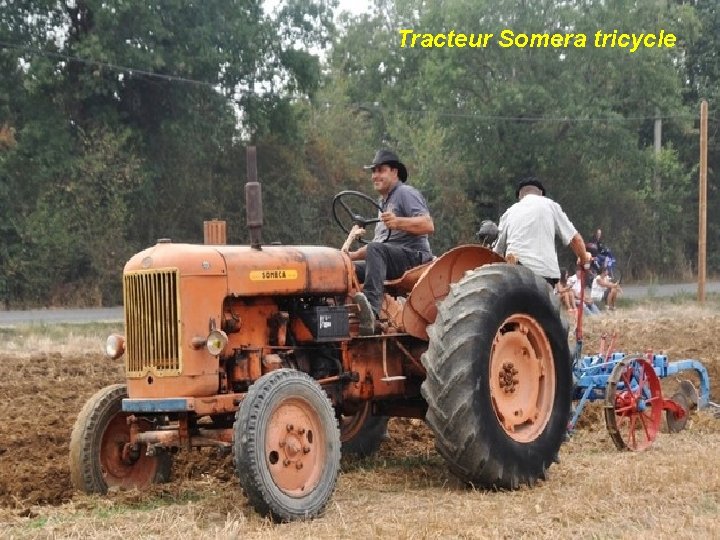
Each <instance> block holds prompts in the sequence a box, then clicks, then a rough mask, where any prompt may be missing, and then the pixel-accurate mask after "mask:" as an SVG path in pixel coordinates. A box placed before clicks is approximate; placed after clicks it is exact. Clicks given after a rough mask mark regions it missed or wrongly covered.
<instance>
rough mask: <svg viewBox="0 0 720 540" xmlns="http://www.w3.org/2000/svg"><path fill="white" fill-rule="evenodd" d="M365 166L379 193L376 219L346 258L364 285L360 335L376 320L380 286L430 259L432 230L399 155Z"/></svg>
mask: <svg viewBox="0 0 720 540" xmlns="http://www.w3.org/2000/svg"><path fill="white" fill-rule="evenodd" d="M364 168H365V169H366V170H371V171H372V181H373V187H374V189H375V191H377V192H378V193H379V194H380V200H379V201H378V203H379V205H380V208H381V212H380V214H379V218H380V221H379V222H378V224H377V225H376V226H375V236H374V238H373V240H372V242H370V243H369V244H367V245H365V246H362V247H361V248H360V249H358V250H356V251H350V252H348V255H349V256H350V259H351V260H352V261H355V266H356V271H357V274H358V279H359V280H360V281H361V282H362V283H363V284H364V285H363V292H361V293H358V294H357V295H356V297H355V302H356V303H357V304H358V305H359V306H360V331H361V333H362V334H364V335H371V334H374V333H375V322H376V321H377V320H378V319H379V318H380V308H381V307H382V301H383V282H384V281H385V280H386V279H396V278H399V277H400V276H402V275H403V273H404V272H405V271H406V270H408V269H410V268H413V267H415V266H419V265H421V264H424V263H426V262H428V261H430V260H432V258H433V255H432V251H431V250H430V242H429V241H428V235H429V234H432V233H433V232H434V230H435V226H434V224H433V219H432V217H431V216H430V210H429V209H428V206H427V202H425V198H424V197H423V196H422V194H421V193H420V192H419V191H418V190H417V189H415V188H414V187H412V186H409V185H407V184H406V182H407V178H408V172H407V168H406V167H405V165H404V164H403V163H402V162H401V161H400V159H399V158H398V156H397V154H395V153H394V152H392V151H390V150H378V151H377V153H376V154H375V158H374V159H373V162H372V164H371V165H368V166H366V167H364ZM353 231H354V234H355V235H356V236H359V235H361V234H362V233H363V232H364V230H363V229H362V228H360V227H358V226H355V227H354V228H353ZM388 231H390V232H389V234H388ZM351 234H352V233H351Z"/></svg>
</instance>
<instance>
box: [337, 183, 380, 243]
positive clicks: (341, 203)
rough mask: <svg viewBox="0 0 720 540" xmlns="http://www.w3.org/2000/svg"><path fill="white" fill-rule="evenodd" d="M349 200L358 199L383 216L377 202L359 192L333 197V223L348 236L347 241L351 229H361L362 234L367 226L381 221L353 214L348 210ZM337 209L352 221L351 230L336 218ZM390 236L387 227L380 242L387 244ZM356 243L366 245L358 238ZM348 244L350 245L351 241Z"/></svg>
mask: <svg viewBox="0 0 720 540" xmlns="http://www.w3.org/2000/svg"><path fill="white" fill-rule="evenodd" d="M350 199H360V200H361V201H364V202H366V203H370V204H371V205H372V206H374V207H375V208H377V210H378V213H379V214H383V209H382V207H381V206H380V205H379V204H378V203H377V202H375V200H374V199H373V198H372V197H369V196H367V195H365V194H364V193H361V192H360V191H341V192H340V193H338V194H337V195H335V198H334V199H333V204H332V212H333V217H334V218H335V222H336V223H337V224H338V225H339V226H340V228H341V229H342V230H343V231H344V232H346V233H347V234H348V239H349V238H350V236H349V235H350V234H351V231H352V230H353V229H355V227H358V228H359V229H362V230H363V233H364V232H365V230H364V229H365V228H366V227H367V226H368V225H372V224H373V223H378V222H380V221H381V219H380V218H379V217H374V218H367V217H364V216H362V215H360V214H356V213H355V212H353V211H352V210H351V209H350V207H349V206H348V201H349V200H350ZM339 208H342V209H343V211H344V213H345V214H347V216H348V217H349V218H350V220H351V221H352V223H353V227H352V228H351V229H348V228H347V226H346V225H345V224H343V222H342V221H341V220H340V218H339V217H338V209H339ZM383 221H384V220H383ZM390 234H392V230H390V228H389V227H388V229H387V234H386V236H385V237H384V238H383V240H382V241H383V242H387V241H388V240H389V239H390ZM358 242H360V243H361V244H367V243H368V242H367V240H364V239H362V238H359V237H358ZM350 243H352V241H351V242H350ZM346 244H347V241H346ZM344 247H345V246H344V245H343V248H344ZM349 247H350V246H349V244H348V249H349Z"/></svg>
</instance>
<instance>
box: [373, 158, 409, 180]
mask: <svg viewBox="0 0 720 540" xmlns="http://www.w3.org/2000/svg"><path fill="white" fill-rule="evenodd" d="M378 165H390V166H391V167H392V168H393V169H397V170H398V178H400V180H401V181H403V182H405V181H406V180H407V177H408V172H407V169H406V168H405V165H404V164H403V163H402V162H401V161H400V158H399V157H398V156H397V154H396V153H395V152H393V151H392V150H378V151H377V152H375V157H374V158H373V162H372V165H365V166H364V167H363V169H365V170H368V169H373V168H375V167H377V166H378Z"/></svg>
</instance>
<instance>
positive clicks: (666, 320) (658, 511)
mask: <svg viewBox="0 0 720 540" xmlns="http://www.w3.org/2000/svg"><path fill="white" fill-rule="evenodd" d="M718 328H720V314H718V311H717V310H715V309H712V308H706V309H698V308H696V307H693V306H670V305H650V306H637V307H633V308H631V309H627V310H622V311H620V312H617V313H615V314H611V315H605V316H602V317H598V318H595V319H591V320H588V321H587V327H586V343H587V345H586V349H592V344H595V343H596V340H597V339H598V337H599V335H600V334H601V333H602V332H611V331H612V330H614V329H616V330H618V331H619V332H620V333H621V337H620V341H619V347H620V348H621V349H623V350H627V351H628V352H631V351H634V350H643V349H644V348H646V347H649V346H651V347H653V348H654V349H655V350H666V351H667V352H668V354H669V355H670V359H671V360H673V359H678V358H680V357H694V358H698V359H700V360H702V361H703V363H704V364H705V365H706V367H708V368H709V369H710V370H711V374H713V373H718V370H720V361H719V360H717V359H716V356H717V347H720V332H718V331H717V329H718ZM106 333H107V332H104V333H103V332H98V337H99V338H100V339H101V341H100V343H101V344H102V343H103V342H104V335H106ZM89 334H92V332H84V331H81V330H77V331H75V333H74V334H73V335H72V336H70V335H69V336H68V337H67V339H64V340H63V339H59V338H53V339H51V340H49V341H48V342H46V341H45V340H44V339H41V338H40V337H37V336H36V335H35V337H33V335H34V334H33V333H32V332H27V333H26V334H24V337H23V338H16V337H13V336H11V335H9V334H5V335H4V338H5V339H4V340H3V341H4V344H3V346H2V348H0V358H2V356H3V355H4V354H12V355H17V354H28V355H29V356H28V357H33V358H37V355H38V354H39V353H43V354H49V353H52V354H51V358H53V359H54V360H53V361H55V362H57V361H58V360H57V356H56V354H55V353H58V352H59V351H60V350H61V351H62V352H61V354H62V357H66V355H70V356H72V355H73V354H78V353H84V352H85V351H86V350H87V347H88V346H89V345H88V344H89V343H92V340H93V336H92V335H89ZM716 334H717V335H716ZM86 339H87V340H88V341H85V340H86ZM93 346H94V347H95V350H97V342H95V343H94V344H93ZM73 347H78V348H77V349H73ZM106 376H107V377H114V376H116V375H115V374H114V372H113V371H112V370H110V371H108V374H107V375H106ZM717 378H719V377H714V379H717ZM716 385H717V381H716V380H713V388H716ZM94 390H95V388H91V389H87V392H88V394H89V393H92V392H93V391H94ZM717 394H718V392H717V391H714V392H713V395H714V396H715V397H717ZM600 418H601V415H600V414H597V410H596V409H594V407H593V406H591V407H590V410H587V411H586V413H585V415H584V419H585V421H584V422H583V423H582V424H581V428H580V429H579V430H578V431H577V433H576V434H575V435H574V436H573V437H572V439H571V440H570V441H569V442H568V443H567V444H566V445H564V447H563V449H562V452H561V455H560V458H561V463H560V464H559V465H554V466H553V467H551V469H550V474H549V478H548V480H547V481H545V482H541V483H540V484H538V485H537V486H535V487H534V488H532V489H530V488H523V489H520V490H518V491H514V492H489V491H478V490H469V489H467V488H465V487H464V486H462V485H461V484H460V483H459V482H458V481H457V480H455V478H454V477H453V476H452V475H451V474H450V473H449V471H448V470H447V468H446V467H445V465H444V462H443V460H442V459H441V458H440V457H439V456H438V455H437V454H436V453H435V451H434V449H433V446H432V435H431V434H430V433H429V430H428V429H427V428H426V427H425V426H424V425H423V424H422V423H421V422H417V421H402V420H393V422H392V424H391V434H392V440H391V441H388V442H386V443H384V446H383V448H382V449H381V452H380V454H379V455H378V456H377V457H375V458H373V459H370V460H365V461H351V460H344V461H343V474H342V475H341V476H340V480H339V483H338V488H337V490H336V492H335V495H334V497H333V499H332V501H331V503H330V505H329V507H328V511H327V514H326V515H325V517H323V518H320V519H317V520H315V521H312V522H301V523H292V524H282V525H276V524H273V523H270V522H269V521H268V520H265V519H262V518H260V517H259V516H258V515H257V514H255V513H254V512H253V510H252V509H251V508H250V507H249V506H248V504H247V501H246V499H245V497H244V496H243V494H242V491H241V489H240V488H239V487H238V485H237V482H236V480H235V479H234V478H233V474H232V469H231V468H230V465H229V461H228V460H227V459H226V461H225V462H224V463H218V462H212V460H207V459H206V460H203V459H197V460H196V461H195V462H193V463H194V464H193V466H192V467H187V466H186V467H185V468H184V469H181V474H180V475H179V476H180V478H179V479H178V480H176V481H175V482H173V483H171V484H168V485H165V486H158V487H157V488H156V489H154V490H153V491H152V492H150V493H142V494H141V493H133V492H127V493H115V494H113V495H110V496H107V497H88V496H83V495H79V494H76V495H74V496H73V498H72V500H71V501H69V502H67V503H65V504H62V505H59V506H48V505H28V504H23V501H18V502H19V504H18V505H16V507H15V508H10V507H0V538H135V537H142V538H170V537H174V538H179V539H185V538H187V539H190V538H193V539H194V538H218V539H219V538H222V539H225V538H268V539H270V538H278V537H281V536H287V537H294V538H368V537H370V538H376V537H379V538H400V539H405V538H408V539H409V538H513V539H515V538H577V537H583V538H638V537H653V538H656V539H665V538H667V539H671V538H672V539H675V538H680V539H683V538H688V539H691V538H692V539H696V538H720V419H718V418H716V417H715V416H714V414H713V411H703V412H701V413H697V414H695V415H693V417H692V419H691V422H690V424H689V426H688V429H687V430H686V431H683V432H682V433H679V434H672V435H671V434H666V433H662V434H661V435H660V436H659V437H658V440H657V441H656V443H655V445H654V446H653V447H652V448H651V449H650V450H648V451H646V452H643V453H637V454H635V453H627V452H618V451H617V450H616V449H615V447H614V446H613V444H612V442H611V441H610V439H609V437H608V436H607V433H606V432H605V429H604V425H603V424H602V421H601V420H600ZM0 446H1V445H0ZM3 457H4V456H3V455H2V454H0V460H2V459H3ZM190 468H192V469H193V471H194V472H193V474H190V473H188V472H187V471H188V470H189V469H190ZM218 471H219V472H220V473H218Z"/></svg>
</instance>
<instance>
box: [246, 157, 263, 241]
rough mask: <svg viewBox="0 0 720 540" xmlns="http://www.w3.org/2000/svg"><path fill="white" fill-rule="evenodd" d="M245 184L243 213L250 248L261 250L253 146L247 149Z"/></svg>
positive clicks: (259, 196) (258, 189)
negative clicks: (248, 234) (244, 214)
mask: <svg viewBox="0 0 720 540" xmlns="http://www.w3.org/2000/svg"><path fill="white" fill-rule="evenodd" d="M247 180H248V181H247V183H246V184H245V212H246V217H247V227H248V230H249V231H250V247H252V248H253V249H257V250H260V249H262V245H261V241H260V236H261V233H262V226H263V211H262V187H261V186H260V182H258V181H257V156H256V152H255V147H254V146H248V147H247Z"/></svg>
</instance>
